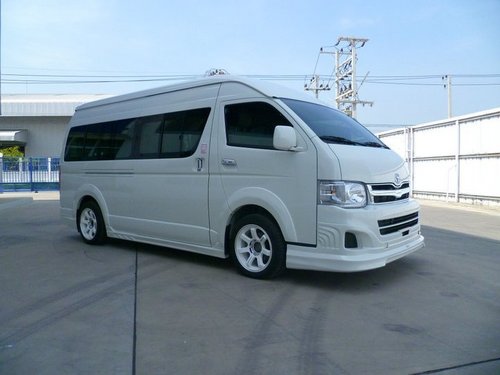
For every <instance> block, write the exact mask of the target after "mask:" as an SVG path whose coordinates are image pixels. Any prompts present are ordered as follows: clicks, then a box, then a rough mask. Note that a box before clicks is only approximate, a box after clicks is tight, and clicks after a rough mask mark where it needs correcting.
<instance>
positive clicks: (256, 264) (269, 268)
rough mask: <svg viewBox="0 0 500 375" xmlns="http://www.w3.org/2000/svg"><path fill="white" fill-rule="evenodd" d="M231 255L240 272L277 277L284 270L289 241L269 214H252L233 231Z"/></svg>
mask: <svg viewBox="0 0 500 375" xmlns="http://www.w3.org/2000/svg"><path fill="white" fill-rule="evenodd" d="M230 241H231V242H230V245H231V246H230V255H231V258H232V259H233V262H234V263H235V265H236V267H237V268H238V270H239V272H241V273H242V274H244V275H245V276H249V277H253V278H256V279H269V278H273V277H276V276H278V275H279V274H280V273H281V272H283V271H284V269H285V262H286V243H285V241H284V239H283V236H282V234H281V231H280V229H279V228H278V226H277V225H276V224H275V223H274V222H273V221H272V220H270V219H268V218H267V217H265V216H263V215H260V214H251V215H248V216H245V217H243V218H241V219H240V220H238V221H237V222H236V223H235V225H234V226H233V228H232V230H231V236H230Z"/></svg>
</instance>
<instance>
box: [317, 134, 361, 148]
mask: <svg viewBox="0 0 500 375" xmlns="http://www.w3.org/2000/svg"><path fill="white" fill-rule="evenodd" d="M319 139H321V140H322V141H325V142H327V143H328V142H329V143H341V144H344V145H358V146H359V145H361V144H362V143H359V142H354V141H351V140H350V139H347V138H344V137H337V136H334V135H322V136H320V137H319Z"/></svg>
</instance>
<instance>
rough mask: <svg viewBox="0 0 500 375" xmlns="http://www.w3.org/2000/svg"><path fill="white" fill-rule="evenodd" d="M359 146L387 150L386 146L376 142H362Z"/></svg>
mask: <svg viewBox="0 0 500 375" xmlns="http://www.w3.org/2000/svg"><path fill="white" fill-rule="evenodd" d="M360 145H362V146H368V147H380V148H389V147H387V146H386V145H383V144H381V143H378V142H363V143H360Z"/></svg>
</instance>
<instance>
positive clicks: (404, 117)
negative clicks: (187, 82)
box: [1, 0, 500, 125]
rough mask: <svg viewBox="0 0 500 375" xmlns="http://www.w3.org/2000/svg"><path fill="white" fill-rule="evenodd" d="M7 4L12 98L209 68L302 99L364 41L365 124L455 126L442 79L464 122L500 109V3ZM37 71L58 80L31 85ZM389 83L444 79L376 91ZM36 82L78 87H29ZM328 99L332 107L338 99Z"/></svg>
mask: <svg viewBox="0 0 500 375" xmlns="http://www.w3.org/2000/svg"><path fill="white" fill-rule="evenodd" d="M1 5H2V35H1V37H2V45H1V63H2V80H3V83H2V92H3V93H26V92H27V93H109V94H118V93H124V92H129V91H134V90H137V89H143V88H147V87H154V86H161V85H163V84H168V83H169V81H165V82H142V83H132V82H127V83H94V84H89V83H87V84H81V83H74V82H73V81H75V80H86V79H89V78H88V76H92V75H94V76H105V75H108V76H114V75H122V76H152V75H171V76H176V75H188V76H193V75H203V73H204V72H205V71H207V70H208V69H210V68H224V69H226V70H228V71H229V72H230V73H231V74H239V75H268V76H275V77H276V76H285V75H294V76H296V77H297V78H295V79H294V80H289V81H286V80H280V81H279V82H278V83H281V84H283V85H286V86H290V87H293V88H296V89H297V90H303V87H304V79H305V78H304V79H302V78H301V77H302V76H304V77H306V76H307V75H309V76H310V75H312V74H313V71H314V67H315V63H316V60H317V57H318V52H319V49H320V47H322V46H331V45H333V44H334V43H335V42H336V40H337V38H338V37H339V36H355V37H362V38H368V39H369V42H368V43H367V44H366V45H365V46H364V47H363V48H361V49H359V51H358V57H359V60H358V65H357V70H358V75H359V76H364V75H365V74H366V73H368V72H369V74H368V78H367V81H366V82H365V83H364V84H363V86H362V87H361V89H360V98H361V99H363V100H370V101H374V106H373V107H364V108H359V110H358V119H359V120H360V121H361V122H363V123H365V124H368V125H370V124H403V125H411V124H418V123H422V122H427V121H434V120H439V119H442V118H445V117H446V116H447V91H446V89H444V88H443V86H442V85H441V78H440V76H441V75H443V74H451V75H452V84H453V85H452V104H453V114H454V115H461V114H466V113H471V112H477V111H481V110H486V109H491V108H495V107H500V22H499V21H498V20H499V19H500V0H469V1H465V0H434V1H430V0H412V1H403V0H400V1H389V0H380V1H337V0H329V1H327V0H308V1H305V0H303V1H296V0H288V1H285V0H267V1H264V0H252V1H235V0H232V1H226V0H213V1H210V2H209V1H195V0H182V1H178V0H168V1H167V0H165V1H161V0H140V1H138V0H137V1H132V0H106V1H104V0H86V1H72V0H44V1H40V0H3V1H2V4H1ZM333 64H334V61H333V58H332V57H330V56H328V55H321V56H320V59H319V62H318V66H317V73H319V74H321V75H330V74H331V72H332V69H333ZM36 74H42V75H51V76H52V77H29V76H21V75H36ZM488 74H494V75H496V76H488V77H485V76H484V75H488ZM60 75H67V76H70V77H57V76H60ZM77 76H81V77H77ZM380 76H391V77H392V76H404V77H409V76H436V77H430V78H428V79H423V80H422V79H420V80H410V79H409V78H408V79H403V80H400V81H392V82H391V81H388V80H387V78H385V82H382V83H381V82H375V81H376V79H377V77H380ZM470 76H472V77H470ZM28 79H41V80H60V79H65V80H68V81H71V82H73V83H66V84H57V85H53V84H47V83H44V84H32V83H29V84H27V83H25V81H26V80H28ZM90 79H93V80H101V79H102V80H106V79H105V78H90ZM9 80H16V81H21V82H20V83H19V82H18V83H16V84H12V83H8V81H9ZM370 81H371V82H370ZM414 83H418V84H419V85H414ZM422 83H425V84H426V85H421V84H422ZM410 84H411V85H410ZM320 99H322V100H324V101H328V102H330V103H333V92H325V93H322V94H320Z"/></svg>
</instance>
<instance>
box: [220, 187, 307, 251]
mask: <svg viewBox="0 0 500 375" xmlns="http://www.w3.org/2000/svg"><path fill="white" fill-rule="evenodd" d="M248 205H254V206H259V207H262V208H263V209H265V210H266V211H268V212H269V213H270V214H271V215H272V216H273V217H274V219H275V220H276V222H277V223H278V225H279V227H280V229H281V233H283V237H284V238H285V241H287V242H297V232H296V230H295V224H294V221H293V218H292V216H291V215H290V212H289V211H288V208H287V207H286V205H285V204H284V203H283V201H282V200H281V199H280V197H279V196H277V195H276V194H275V193H273V192H272V191H269V190H267V189H263V188H258V187H247V188H243V189H240V190H237V191H235V192H234V193H233V194H231V196H229V197H228V206H229V209H230V210H231V211H232V212H236V211H237V210H238V209H239V208H240V207H243V206H248Z"/></svg>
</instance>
